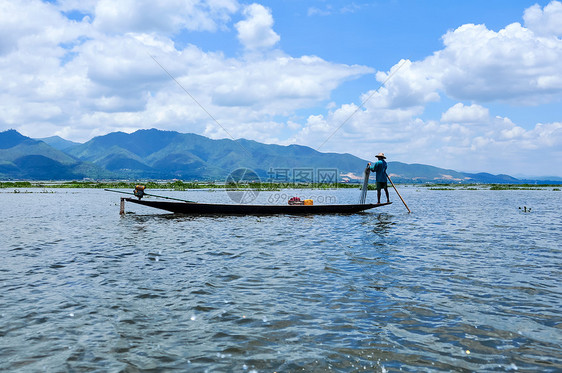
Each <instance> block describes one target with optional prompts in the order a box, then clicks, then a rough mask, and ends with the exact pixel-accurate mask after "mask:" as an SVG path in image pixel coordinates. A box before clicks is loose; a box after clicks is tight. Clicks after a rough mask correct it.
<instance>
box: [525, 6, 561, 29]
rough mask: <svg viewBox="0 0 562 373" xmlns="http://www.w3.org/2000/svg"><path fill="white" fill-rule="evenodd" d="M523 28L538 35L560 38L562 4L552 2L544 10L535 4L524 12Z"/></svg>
mask: <svg viewBox="0 0 562 373" xmlns="http://www.w3.org/2000/svg"><path fill="white" fill-rule="evenodd" d="M523 19H524V20H525V26H526V27H527V28H529V29H530V30H532V31H534V32H535V33H536V34H538V35H545V36H549V35H551V36H558V37H560V36H562V3H561V2H560V1H552V2H550V3H549V4H548V5H547V6H545V7H544V9H541V7H540V5H538V4H535V5H533V6H532V7H530V8H528V9H526V10H525V14H524V15H523Z"/></svg>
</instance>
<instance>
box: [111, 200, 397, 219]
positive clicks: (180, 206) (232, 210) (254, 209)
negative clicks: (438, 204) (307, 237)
mask: <svg viewBox="0 0 562 373" xmlns="http://www.w3.org/2000/svg"><path fill="white" fill-rule="evenodd" d="M121 200H122V201H123V202H122V203H124V201H127V202H132V203H136V204H139V205H143V206H149V207H154V208H157V209H161V210H166V211H170V212H173V213H177V214H200V215H205V214H213V215H217V214H219V215H275V214H298V215H306V214H354V213H357V212H361V211H365V210H369V209H372V208H375V207H379V206H385V205H389V204H391V203H392V202H389V203H375V204H372V203H366V204H356V205H249V204H248V205H242V204H215V203H198V202H168V201H147V200H141V199H134V198H122V199H121Z"/></svg>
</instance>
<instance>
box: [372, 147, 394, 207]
mask: <svg viewBox="0 0 562 373" xmlns="http://www.w3.org/2000/svg"><path fill="white" fill-rule="evenodd" d="M376 157H377V159H378V160H377V161H376V162H375V164H374V165H372V166H371V163H369V164H368V166H369V168H370V169H371V171H373V172H376V173H377V176H376V180H377V203H381V189H384V192H385V193H386V202H390V198H389V197H388V184H387V179H386V161H385V159H386V157H385V156H384V153H379V154H377V155H376Z"/></svg>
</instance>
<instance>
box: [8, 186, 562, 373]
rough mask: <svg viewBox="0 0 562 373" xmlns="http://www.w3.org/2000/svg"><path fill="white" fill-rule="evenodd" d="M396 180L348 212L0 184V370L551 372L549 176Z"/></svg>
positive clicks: (554, 326) (561, 227)
mask: <svg viewBox="0 0 562 373" xmlns="http://www.w3.org/2000/svg"><path fill="white" fill-rule="evenodd" d="M399 188H400V191H401V193H402V196H403V197H404V199H405V200H406V202H407V203H408V206H409V207H410V209H411V210H412V214H408V213H407V211H406V208H405V207H404V205H402V203H401V202H400V200H399V199H398V198H397V196H396V194H394V193H393V192H392V194H391V199H392V200H393V202H394V203H393V204H392V205H390V206H383V207H380V208H377V209H373V210H370V211H369V212H367V213H361V214H356V215H326V216H262V217H258V216H243V217H236V216H230V217H211V216H197V217H190V216H174V215H171V214H162V213H160V212H159V211H157V210H152V209H150V208H147V207H144V206H137V205H133V204H131V203H129V204H127V205H126V211H127V214H125V215H124V216H119V198H120V195H119V194H115V193H109V192H104V191H101V190H78V189H49V190H41V189H29V190H20V192H21V193H14V190H13V189H0V222H1V224H0V253H1V255H2V257H1V259H0V285H1V289H2V291H1V292H0V371H20V372H28V371H29V372H41V371H46V372H61V371H100V372H105V371H109V372H121V371H123V372H135V371H150V370H154V371H168V370H178V371H193V372H207V371H208V372H274V371H275V372H294V371H305V372H326V371H337V372H359V371H369V372H373V371H374V372H395V371H430V372H432V371H500V372H505V371H518V372H531V371H542V372H560V371H562V311H561V310H562V281H561V279H562V236H561V232H562V219H561V209H562V192H560V191H553V190H552V189H550V190H528V191H489V190H453V191H438V190H428V189H426V188H419V187H414V186H401V187H399ZM149 192H150V191H149ZM151 192H153V193H155V194H162V195H167V196H172V197H176V198H185V199H191V200H197V201H219V202H228V201H229V196H228V195H227V193H226V192H224V191H185V192H173V191H151ZM359 193H360V192H359V190H349V189H345V190H328V191H317V190H304V191H303V190H297V191H285V190H284V191H281V192H267V193H266V192H261V193H260V195H259V196H258V199H257V200H256V202H266V201H271V200H273V199H278V200H279V201H280V203H282V202H284V201H286V199H285V198H286V197H287V196H288V197H291V196H293V195H297V196H301V197H306V198H310V197H312V198H313V199H314V200H315V201H322V200H325V201H331V202H337V203H348V202H351V203H355V202H357V200H358V199H359ZM374 194H375V192H369V196H368V200H370V201H371V202H372V201H373V198H374ZM283 200H284V201H283ZM524 206H525V207H526V208H527V209H529V208H530V209H531V211H530V212H525V210H523V207H524ZM520 208H521V209H520ZM527 211H528V210H527Z"/></svg>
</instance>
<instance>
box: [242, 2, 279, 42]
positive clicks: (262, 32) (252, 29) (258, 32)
mask: <svg viewBox="0 0 562 373" xmlns="http://www.w3.org/2000/svg"><path fill="white" fill-rule="evenodd" d="M244 15H245V16H246V20H244V21H240V22H238V23H237V24H236V29H237V30H238V39H239V40H240V42H241V43H242V44H243V45H244V47H245V48H247V49H250V50H254V49H263V48H271V47H273V46H274V45H275V44H277V42H278V41H279V39H280V37H279V35H277V34H276V33H275V31H273V29H272V27H273V17H272V16H271V10H269V9H267V8H266V7H264V6H263V5H260V4H255V3H254V4H251V5H248V6H247V7H246V8H245V9H244Z"/></svg>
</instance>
